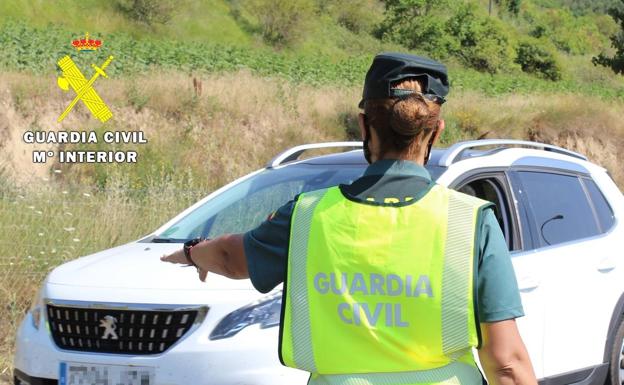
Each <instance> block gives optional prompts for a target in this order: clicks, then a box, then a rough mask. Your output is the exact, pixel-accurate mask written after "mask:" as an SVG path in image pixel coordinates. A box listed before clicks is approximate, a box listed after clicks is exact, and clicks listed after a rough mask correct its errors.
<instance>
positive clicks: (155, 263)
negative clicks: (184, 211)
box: [47, 242, 253, 290]
mask: <svg viewBox="0 0 624 385" xmlns="http://www.w3.org/2000/svg"><path fill="white" fill-rule="evenodd" d="M181 247H182V244H167V243H142V242H133V243H129V244H126V245H122V246H119V247H115V248H112V249H108V250H105V251H102V252H99V253H95V254H91V255H88V256H86V257H82V258H78V259H76V260H74V261H71V262H68V263H65V264H63V265H61V266H59V267H57V268H56V269H54V270H53V271H52V272H51V273H50V275H49V276H48V279H47V282H48V283H52V284H55V285H68V286H81V287H101V288H128V289H166V290H206V289H208V290H210V289H214V290H253V286H252V285H251V282H250V281H249V280H248V279H244V280H233V279H229V278H225V277H222V276H219V275H217V274H208V278H207V279H206V282H201V281H200V280H199V278H198V276H197V272H196V270H195V268H194V267H182V266H183V265H174V264H171V263H166V262H161V261H160V257H161V256H162V255H164V254H169V253H171V252H173V251H175V250H179V249H180V248H181Z"/></svg>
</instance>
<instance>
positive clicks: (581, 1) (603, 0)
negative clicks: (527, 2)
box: [534, 0, 614, 15]
mask: <svg viewBox="0 0 624 385" xmlns="http://www.w3.org/2000/svg"><path fill="white" fill-rule="evenodd" d="M534 1H535V0H534ZM536 2H537V3H538V4H540V5H543V6H547V7H550V8H561V7H566V8H569V9H570V10H571V11H572V12H573V13H574V14H575V15H587V14H592V13H597V14H600V13H607V11H608V10H609V9H610V8H612V7H613V5H614V0H537V1H536Z"/></svg>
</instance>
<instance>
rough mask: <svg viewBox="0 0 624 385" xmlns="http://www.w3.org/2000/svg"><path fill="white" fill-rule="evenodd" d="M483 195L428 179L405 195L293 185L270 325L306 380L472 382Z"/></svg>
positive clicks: (284, 356)
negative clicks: (382, 198) (279, 303)
mask: <svg viewBox="0 0 624 385" xmlns="http://www.w3.org/2000/svg"><path fill="white" fill-rule="evenodd" d="M489 205H491V204H490V203H489V202H486V201H483V200H480V199H477V198H474V197H471V196H468V195H465V194H461V193H458V192H456V191H453V190H450V189H448V188H445V187H442V186H439V185H433V187H432V188H431V189H430V190H429V191H428V192H427V194H426V195H425V196H424V197H422V198H421V199H419V200H418V201H416V202H409V201H407V202H402V203H399V204H394V205H392V206H388V205H380V204H374V203H372V202H371V203H370V204H369V203H361V202H355V201H352V200H349V199H348V198H346V197H345V196H344V195H343V194H342V192H341V191H340V188H338V187H332V188H328V189H323V190H317V191H313V192H309V193H304V194H301V195H300V197H299V199H298V200H297V202H296V204H295V208H294V211H293V216H292V222H291V235H290V245H289V254H288V268H287V274H286V280H285V287H284V294H283V301H284V311H283V314H282V323H281V329H280V359H281V361H282V363H283V364H284V365H287V366H290V367H294V368H299V369H303V370H306V371H309V372H311V373H312V375H311V378H310V382H309V384H314V385H318V384H332V385H334V384H340V385H369V384H370V385H378V384H383V385H395V384H396V385H411V384H449V385H450V384H453V385H480V384H481V382H482V377H481V374H480V372H479V370H478V368H477V367H476V364H475V362H474V359H473V355H472V348H473V347H476V346H477V345H478V344H479V338H480V337H479V329H478V328H479V325H478V324H477V321H476V302H475V296H476V287H475V280H474V275H475V274H476V265H475V260H476V246H475V244H476V232H477V223H478V218H479V215H480V213H481V212H482V210H483V208H485V207H487V206H489Z"/></svg>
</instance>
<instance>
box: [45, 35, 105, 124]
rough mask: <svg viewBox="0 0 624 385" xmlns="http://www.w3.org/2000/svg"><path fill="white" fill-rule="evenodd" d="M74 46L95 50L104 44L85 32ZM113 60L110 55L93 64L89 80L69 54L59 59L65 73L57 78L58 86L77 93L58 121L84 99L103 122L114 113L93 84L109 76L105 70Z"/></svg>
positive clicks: (77, 48) (80, 49) (76, 40)
mask: <svg viewBox="0 0 624 385" xmlns="http://www.w3.org/2000/svg"><path fill="white" fill-rule="evenodd" d="M72 46H73V47H74V48H75V49H76V51H78V52H94V51H97V50H98V49H100V47H101V46H102V41H101V40H99V39H90V38H89V33H86V34H85V37H84V38H80V39H75V40H73V41H72ZM112 61H113V56H109V57H108V59H106V61H105V62H104V63H102V64H101V65H100V66H97V65H95V64H91V67H92V68H93V70H94V72H93V75H92V76H91V78H90V79H89V80H87V78H85V76H84V75H83V74H82V72H81V71H80V68H78V66H77V65H76V63H75V62H74V61H73V60H72V58H71V57H70V56H69V55H66V56H65V57H63V58H62V59H61V60H59V61H58V66H59V67H60V68H61V70H62V71H63V75H62V76H60V77H59V78H58V79H57V84H58V86H59V87H60V88H61V89H62V90H63V91H69V89H70V88H71V89H73V90H74V92H75V93H76V95H75V96H74V99H73V100H72V101H71V103H69V105H68V106H67V108H65V111H63V113H62V114H61V115H60V116H59V118H58V122H61V121H63V119H65V117H66V116H67V114H69V113H70V111H71V110H72V109H73V108H74V106H75V105H76V103H78V102H79V101H82V102H83V103H84V105H85V106H87V108H88V109H89V111H91V113H92V114H93V116H95V117H96V118H97V119H99V120H100V121H101V122H106V121H107V120H108V119H110V118H111V117H112V116H113V113H112V112H111V110H110V109H109V108H108V106H107V105H106V103H104V101H103V100H102V98H101V97H100V95H98V93H97V92H96V90H95V88H94V87H93V84H94V83H95V81H96V80H97V79H98V78H99V77H100V76H103V77H105V78H108V75H106V72H104V70H105V69H106V67H108V66H109V64H110V63H111V62H112Z"/></svg>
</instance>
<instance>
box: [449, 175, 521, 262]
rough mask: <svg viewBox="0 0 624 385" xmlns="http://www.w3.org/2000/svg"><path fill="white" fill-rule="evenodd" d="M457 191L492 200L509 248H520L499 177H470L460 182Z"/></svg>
mask: <svg viewBox="0 0 624 385" xmlns="http://www.w3.org/2000/svg"><path fill="white" fill-rule="evenodd" d="M457 191H459V192H462V193H464V194H468V195H472V196H474V197H477V198H480V199H483V200H486V201H488V202H492V203H493V204H494V207H493V211H494V215H495V217H496V220H497V221H498V224H499V225H500V227H501V230H502V231H503V234H504V235H505V240H506V242H507V246H508V248H509V250H517V249H519V248H520V242H516V241H514V236H513V228H512V223H513V218H512V216H511V210H510V209H509V204H508V202H507V199H506V197H505V194H504V188H503V187H502V186H501V183H500V180H499V178H497V177H486V178H480V179H474V178H470V179H468V181H467V183H466V182H463V183H461V184H459V185H458V187H457Z"/></svg>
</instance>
